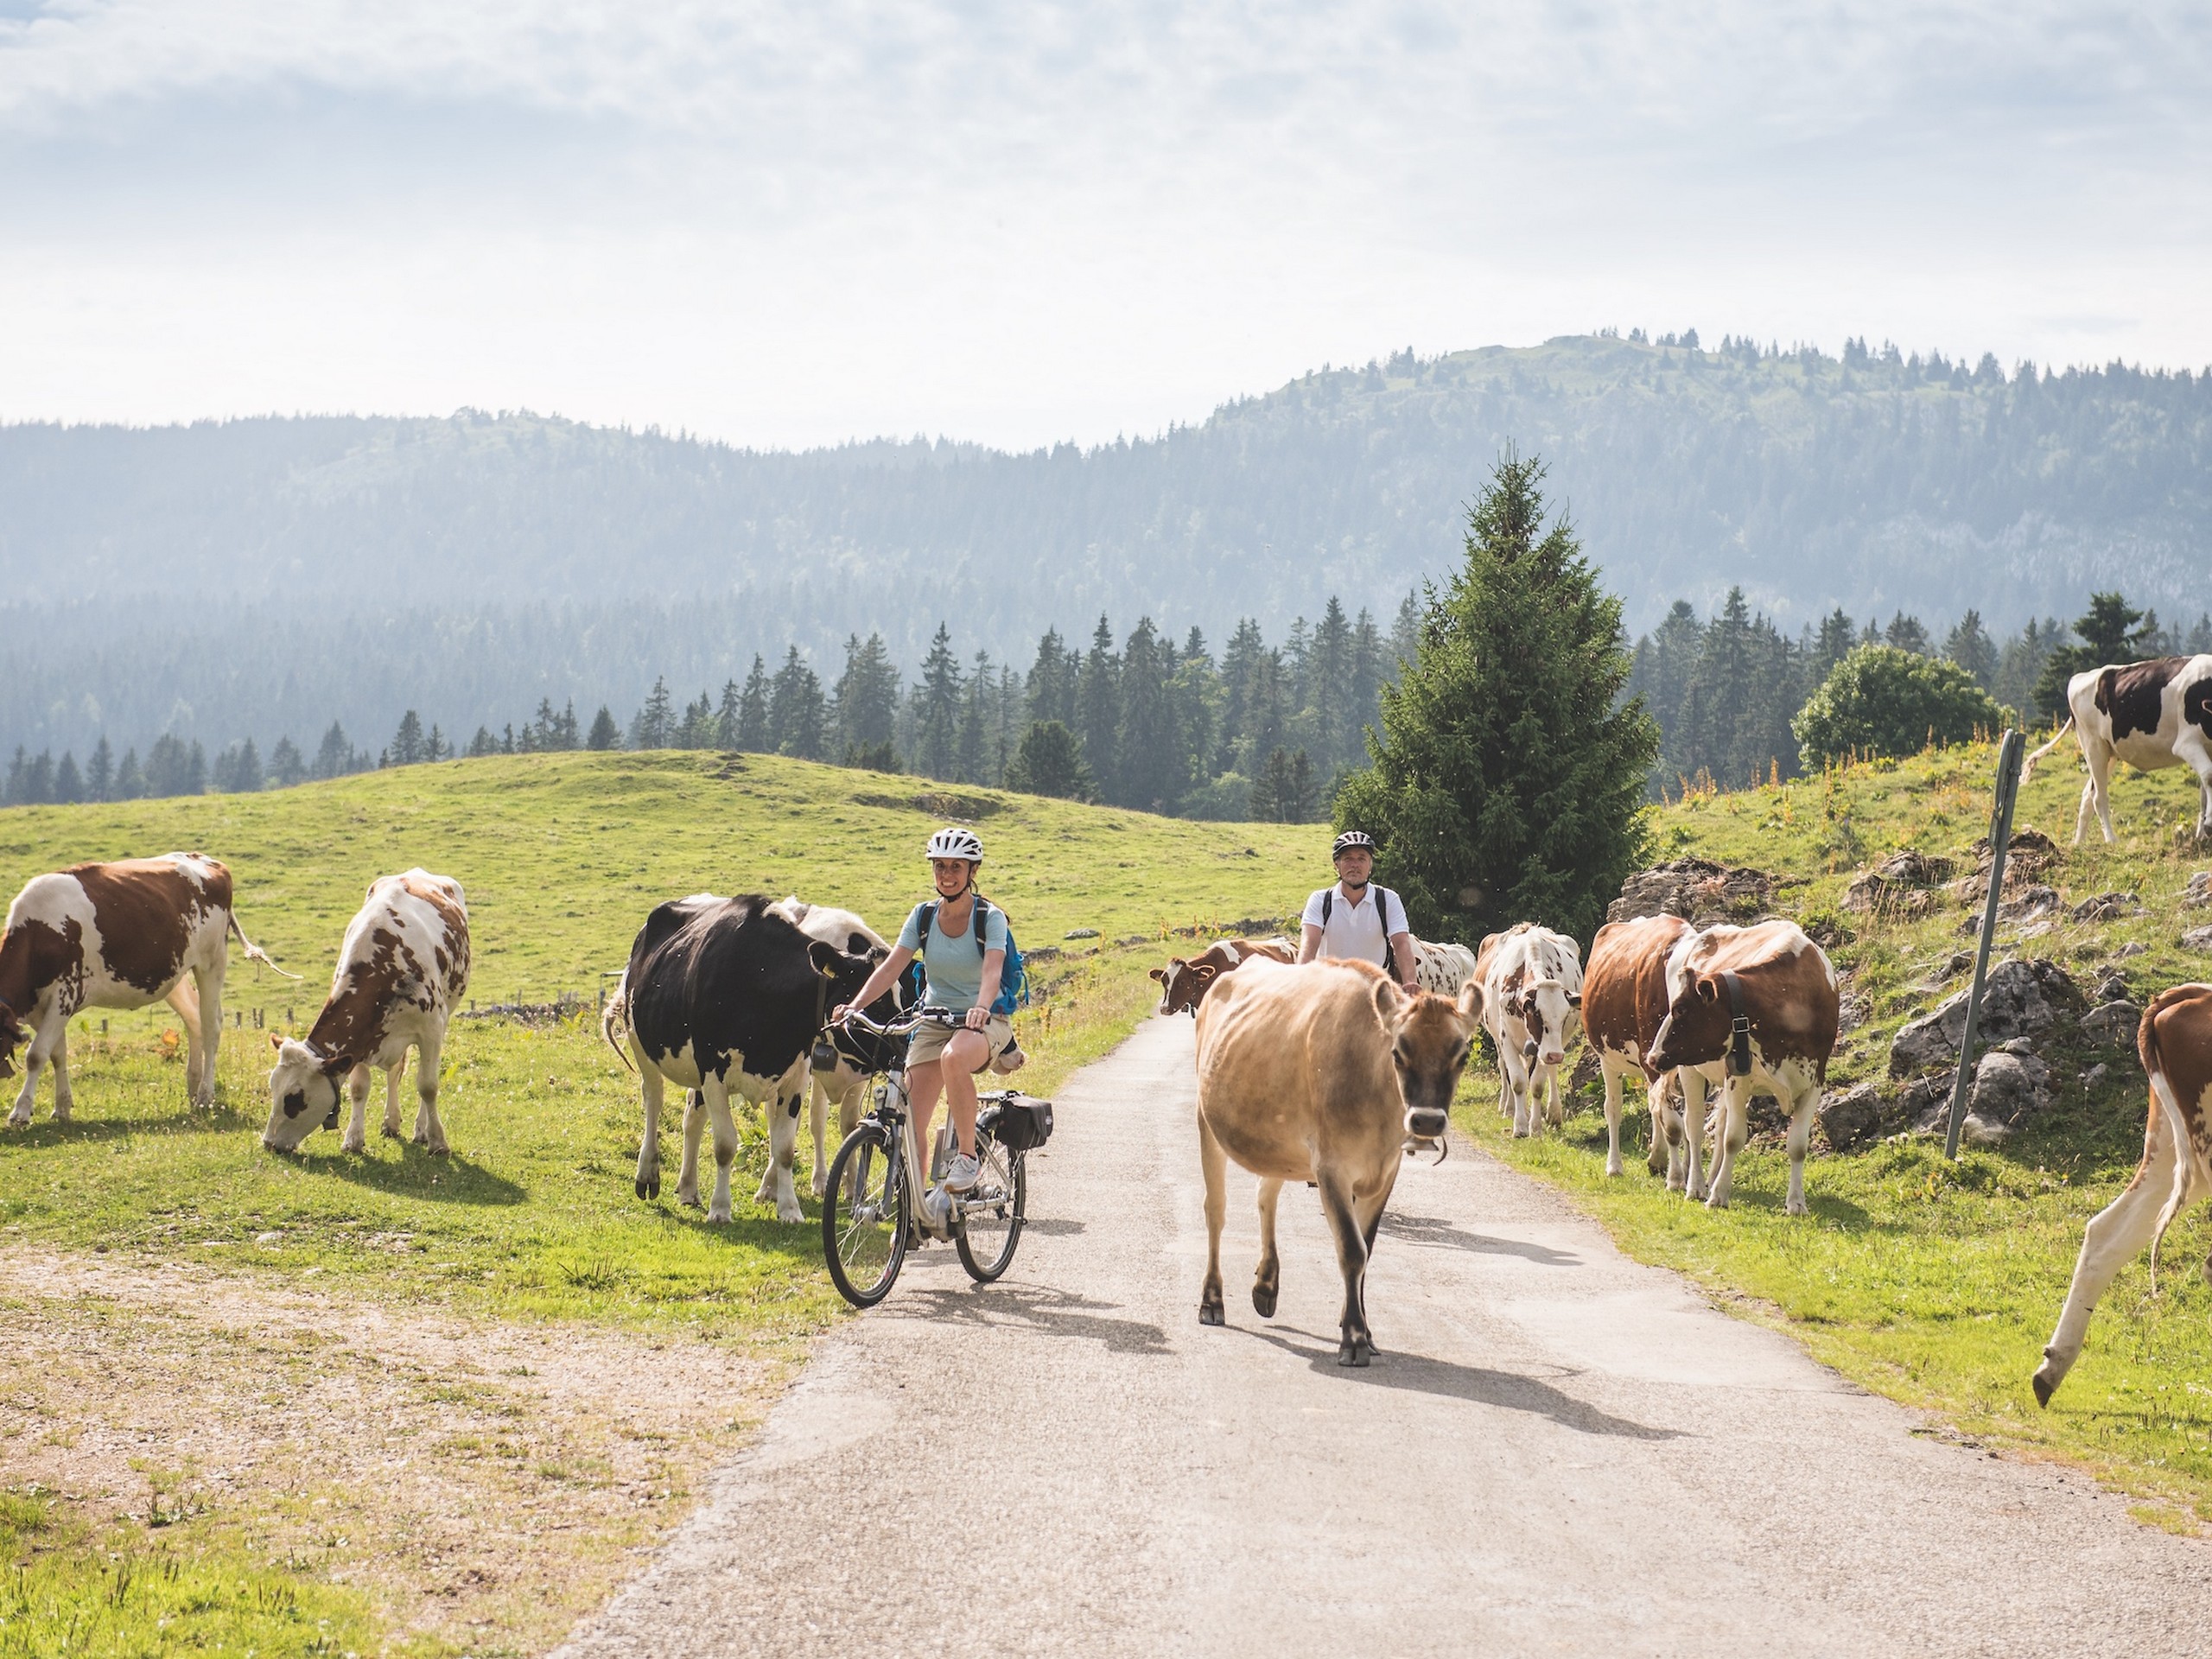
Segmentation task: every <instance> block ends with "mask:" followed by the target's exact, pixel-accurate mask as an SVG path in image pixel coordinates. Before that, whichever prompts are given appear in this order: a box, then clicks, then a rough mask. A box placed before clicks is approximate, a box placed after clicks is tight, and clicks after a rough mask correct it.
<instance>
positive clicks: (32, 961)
mask: <svg viewBox="0 0 2212 1659" xmlns="http://www.w3.org/2000/svg"><path fill="white" fill-rule="evenodd" d="M232 935H236V936H237V938H238V943H239V944H241V945H243V946H245V953H246V955H247V957H249V958H251V960H253V961H255V962H261V963H268V962H269V958H268V957H266V956H265V955H264V954H263V953H262V951H261V950H260V948H259V947H258V946H257V945H255V944H253V943H252V942H251V941H250V940H249V939H247V938H246V936H245V933H244V932H242V931H240V930H239V928H238V918H236V917H235V916H233V915H232V913H231V873H230V871H229V870H227V869H226V868H224V867H223V866H222V865H221V864H220V863H219V862H218V861H216V860H214V859H212V858H209V857H208V856H207V855H206V854H204V853H169V854H166V855H163V856H162V857H160V858H133V859H123V860H118V861H116V862H114V863H111V864H78V865H74V866H73V867H72V868H68V869H66V870H61V871H59V872H57V873H56V874H51V875H39V876H33V877H32V878H31V880H29V881H28V882H26V883H25V884H24V887H23V890H22V892H21V893H17V894H16V902H15V903H14V904H12V905H10V906H8V929H7V933H6V936H5V938H0V1077H8V1076H10V1075H12V1074H13V1072H14V1071H15V1066H14V1064H13V1062H14V1058H15V1052H16V1048H17V1047H18V1046H21V1045H22V1043H24V1042H25V1041H26V1040H28V1041H29V1044H30V1052H29V1054H27V1055H26V1056H25V1057H24V1060H23V1086H22V1092H20V1093H19V1094H18V1095H17V1096H16V1109H15V1111H14V1112H13V1113H12V1114H10V1116H9V1119H8V1122H9V1123H10V1126H11V1127H13V1128H22V1127H23V1126H24V1125H25V1124H27V1123H29V1122H30V1121H31V1102H32V1099H33V1097H34V1096H35V1095H36V1093H37V1090H38V1076H39V1073H40V1072H41V1071H43V1070H44V1069H45V1068H46V1066H47V1065H48V1063H49V1062H50V1063H51V1064H52V1065H53V1066H54V1121H55V1122H60V1123H66V1122H68V1121H69V1110H70V1107H71V1105H72V1099H71V1094H70V1089H69V1050H68V1035H69V1021H70V1020H71V1019H72V1018H73V1017H74V1016H75V1015H76V1014H79V1013H80V1012H82V1011H83V1010H84V1009H86V1008H143V1007H150V1006H152V1005H153V1004H154V1003H156V1002H163V1001H165V1002H167V1003H168V1005H169V1006H170V1007H173V1008H175V1010H176V1013H177V1018H178V1019H180V1020H182V1021H183V1022H184V1033H185V1037H186V1039H187V1043H188V1047H187V1049H186V1053H185V1063H184V1085H185V1094H186V1096H187V1098H188V1099H189V1100H190V1101H191V1103H193V1104H194V1106H209V1105H213V1103H214V1100H215V1051H216V1048H217V1046H218V1045H219V1043H220V1041H221V1038H222V1030H223V976H224V973H225V971H226V969H227V968H228V967H229V964H230V939H231V938H232ZM270 966H272V967H273V966H275V964H274V963H270ZM280 971H281V970H280ZM295 977H296V976H295Z"/></svg>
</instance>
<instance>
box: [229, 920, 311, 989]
mask: <svg viewBox="0 0 2212 1659" xmlns="http://www.w3.org/2000/svg"><path fill="white" fill-rule="evenodd" d="M230 922H231V931H232V932H233V933H235V934H237V935H238V943H239V944H241V945H243V946H245V959H246V960H247V961H248V962H257V963H260V964H261V965H262V966H263V967H264V968H266V969H269V971H270V972H271V973H273V974H283V975H284V977H285V978H286V979H299V978H302V977H304V976H302V975H299V974H286V973H284V970H283V969H282V968H279V967H278V966H277V964H276V963H274V962H272V961H270V957H269V953H268V952H267V951H266V950H263V949H262V948H261V947H260V946H259V945H257V944H255V943H254V942H253V941H252V940H251V939H249V938H246V936H245V929H244V928H242V927H240V926H239V925H238V912H236V911H233V912H231V918H230Z"/></svg>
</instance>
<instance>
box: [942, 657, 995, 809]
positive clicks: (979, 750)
mask: <svg viewBox="0 0 2212 1659" xmlns="http://www.w3.org/2000/svg"><path fill="white" fill-rule="evenodd" d="M997 683H998V682H997V678H996V677H995V676H994V675H993V674H992V672H991V654H990V652H987V651H979V652H976V668H975V671H974V672H973V673H972V674H970V675H969V677H968V691H967V695H966V696H964V697H963V699H962V701H961V705H960V747H959V753H958V754H957V756H956V758H955V760H954V761H953V765H954V766H955V767H956V769H957V772H958V776H959V779H960V781H961V782H962V783H963V784H988V783H990V782H992V781H994V779H995V773H994V772H992V768H991V761H992V758H993V757H992V754H991V726H992V723H993V722H992V720H991V707H990V705H991V703H992V702H994V701H995V694H996V690H997Z"/></svg>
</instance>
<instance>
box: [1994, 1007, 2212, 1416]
mask: <svg viewBox="0 0 2212 1659" xmlns="http://www.w3.org/2000/svg"><path fill="white" fill-rule="evenodd" d="M2135 1052H2136V1053H2137V1054H2138V1055H2139V1057H2140V1058H2141V1059H2142V1061H2143V1070H2144V1071H2145V1073H2146V1074H2148V1076H2149V1077H2150V1079H2151V1110H2150V1115H2149V1119H2148V1121H2147V1122H2145V1124H2144V1126H2143V1161H2142V1163H2141V1164H2140V1165H2139V1166H2137V1168H2136V1171H2135V1179H2133V1180H2132V1181H2130V1182H2129V1183H2128V1184H2127V1190H2126V1192H2122V1193H2121V1194H2120V1196H2119V1197H2118V1198H2114V1199H2113V1201H2112V1202H2111V1203H2110V1204H2108V1205H2106V1206H2105V1207H2104V1208H2103V1209H2102V1210H2101V1211H2098V1212H2097V1213H2096V1214H2095V1215H2094V1216H2093V1217H2091V1218H2090V1220H2089V1225H2088V1230H2087V1231H2086V1232H2085V1233H2084V1234H2083V1235H2082V1254H2081V1256H2080V1259H2079V1260H2077V1261H2076V1262H2075V1264H2074V1282H2073V1283H2072V1284H2071V1285H2070V1286H2069V1287H2067V1291H2066V1306H2065V1308H2064V1310H2063V1312H2061V1313H2060V1314H2059V1316H2058V1328H2057V1329H2056V1331H2054V1332H2051V1335H2050V1346H2049V1347H2047V1348H2045V1349H2044V1351H2043V1363H2042V1364H2041V1365H2040V1366H2038V1367H2037V1369H2036V1374H2035V1377H2034V1379H2033V1380H2034V1383H2035V1390H2036V1401H2037V1404H2039V1405H2045V1406H2047V1405H2049V1404H2050V1396H2051V1395H2052V1394H2053V1392H2055V1391H2056V1389H2057V1387H2058V1385H2059V1384H2060V1383H2063V1382H2064V1381H2065V1380H2066V1373H2067V1372H2068V1371H2069V1370H2073V1368H2074V1362H2075V1360H2077V1359H2079V1358H2080V1357H2082V1338H2084V1337H2086V1336H2087V1335H2088V1331H2089V1315H2090V1314H2091V1313H2093V1312H2094V1311H2095V1309H2096V1306H2097V1298H2098V1297H2100V1296H2101V1295H2103V1294H2104V1291H2105V1287H2106V1286H2107V1285H2109V1284H2110V1283H2112V1281H2113V1275H2114V1274H2117V1273H2118V1272H2119V1271H2120V1269H2121V1268H2124V1267H2126V1265H2127V1264H2128V1263H2129V1262H2132V1261H2133V1260H2134V1259H2135V1258H2136V1256H2137V1255H2139V1254H2140V1253H2141V1252H2142V1249H2143V1247H2144V1246H2145V1245H2146V1244H2147V1245H2149V1246H2150V1247H2151V1276H2152V1284H2153V1285H2155V1284H2156V1283H2157V1282H2158V1244H2159V1242H2160V1241H2161V1240H2162V1239H2164V1237H2165V1236H2166V1229H2167V1228H2168V1227H2170V1226H2171V1225H2172V1224H2173V1219H2174V1217H2176V1216H2177V1215H2179V1214H2180V1213H2181V1211H2182V1207H2183V1205H2186V1204H2188V1203H2190V1200H2192V1199H2195V1198H2202V1197H2203V1196H2204V1195H2205V1193H2206V1192H2212V985H2176V986H2174V987H2173V988H2171V989H2170V990H2164V991H2161V992H2159V993H2158V995H2156V996H2154V997H2152V999H2151V1006H2150V1007H2147V1008H2145V1009H2144V1010H2143V1022H2142V1023H2141V1024H2140V1025H2139V1026H2138V1027H2136V1028H2135ZM2203 1271H2204V1276H2205V1277H2206V1278H2207V1279H2212V1260H2208V1261H2207V1262H2205V1264H2204V1269H2203Z"/></svg>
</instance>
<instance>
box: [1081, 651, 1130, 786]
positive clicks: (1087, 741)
mask: <svg viewBox="0 0 2212 1659" xmlns="http://www.w3.org/2000/svg"><path fill="white" fill-rule="evenodd" d="M1076 718H1077V721H1078V722H1079V725H1078V727H1077V736H1079V737H1080V738H1082V739H1083V758H1084V764H1085V765H1087V766H1089V767H1090V773H1091V776H1092V777H1094V778H1096V779H1097V780H1098V788H1099V792H1100V793H1101V794H1103V796H1104V797H1105V798H1107V799H1108V800H1109V801H1113V800H1119V799H1120V798H1121V791H1119V789H1117V788H1116V785H1117V784H1118V783H1119V781H1120V778H1121V773H1120V771H1119V769H1118V767H1117V766H1116V760H1117V759H1118V756H1117V755H1116V741H1117V740H1118V738H1119V737H1120V734H1121V728H1122V662H1121V658H1118V657H1116V655H1115V654H1114V630H1113V628H1112V627H1111V626H1109V625H1108V623H1107V620H1106V618H1105V616H1104V615H1103V613H1102V614H1101V615H1100V616H1099V619H1098V626H1097V628H1096V630H1095V631H1094V632H1092V634H1091V636H1090V655H1088V656H1087V657H1085V658H1084V659H1083V671H1082V672H1081V674H1080V675H1079V676H1078V677H1077V682H1076Z"/></svg>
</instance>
